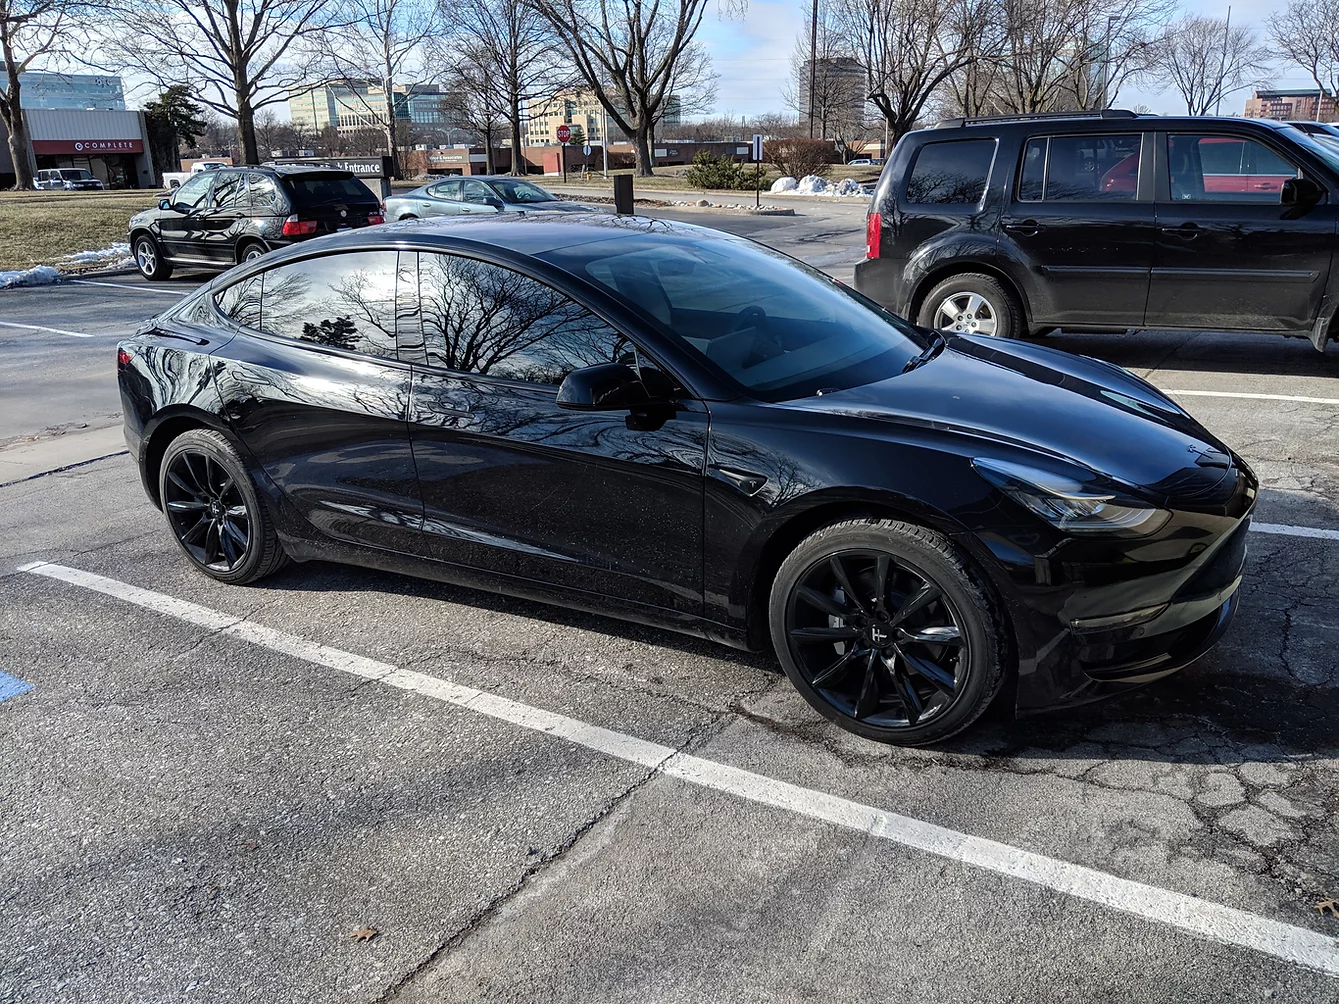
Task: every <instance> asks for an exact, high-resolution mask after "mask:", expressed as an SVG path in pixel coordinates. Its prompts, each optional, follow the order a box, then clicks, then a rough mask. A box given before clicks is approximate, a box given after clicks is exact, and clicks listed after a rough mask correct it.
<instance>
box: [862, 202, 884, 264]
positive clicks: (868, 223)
mask: <svg viewBox="0 0 1339 1004" xmlns="http://www.w3.org/2000/svg"><path fill="white" fill-rule="evenodd" d="M882 243H883V217H882V216H880V215H879V214H878V213H870V214H869V216H867V217H865V257H866V258H877V257H879V249H880V245H881V244H882Z"/></svg>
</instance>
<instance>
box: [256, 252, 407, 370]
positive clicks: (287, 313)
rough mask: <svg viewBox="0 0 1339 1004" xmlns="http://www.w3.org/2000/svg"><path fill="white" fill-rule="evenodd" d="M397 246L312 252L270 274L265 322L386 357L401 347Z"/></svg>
mask: <svg viewBox="0 0 1339 1004" xmlns="http://www.w3.org/2000/svg"><path fill="white" fill-rule="evenodd" d="M396 258H397V252H395V251H355V252H350V253H348V254H333V255H325V256H323V257H320V258H307V259H305V260H303V261H296V262H292V263H291V264H288V265H280V266H279V267H277V268H272V269H270V270H269V271H268V272H266V273H265V274H264V275H265V286H264V302H263V306H262V308H261V309H262V312H263V313H262V317H261V322H262V323H261V328H262V330H264V331H268V332H270V333H271V334H274V335H280V336H282V337H284V338H294V339H297V340H298V341H303V342H312V343H314V344H316V345H328V346H330V347H332V348H337V349H347V350H348V351H350V352H362V353H364V354H366V355H370V356H380V357H381V358H383V359H394V358H396V352H395V277H396Z"/></svg>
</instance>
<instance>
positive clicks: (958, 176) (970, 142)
mask: <svg viewBox="0 0 1339 1004" xmlns="http://www.w3.org/2000/svg"><path fill="white" fill-rule="evenodd" d="M994 160H995V141H994V140H993V139H955V140H948V141H947V142H943V143H926V144H925V146H923V147H921V151H920V153H918V154H917V155H916V162H915V163H914V164H913V165H912V167H911V176H910V177H909V178H908V179H907V202H909V203H911V204H912V205H917V206H927V205H933V206H976V205H980V203H981V200H982V199H983V198H985V194H986V182H987V181H988V180H989V179H990V165H991V164H992V163H993V162H994Z"/></svg>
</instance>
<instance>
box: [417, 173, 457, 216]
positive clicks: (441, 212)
mask: <svg viewBox="0 0 1339 1004" xmlns="http://www.w3.org/2000/svg"><path fill="white" fill-rule="evenodd" d="M423 194H424V195H425V196H426V197H425V198H422V199H418V200H417V205H416V206H415V207H414V209H413V212H416V213H418V215H419V216H456V215H458V214H459V212H460V182H459V181H454V180H453V181H439V182H437V184H435V185H430V186H428V188H427V189H426V190H425V191H424V193H423Z"/></svg>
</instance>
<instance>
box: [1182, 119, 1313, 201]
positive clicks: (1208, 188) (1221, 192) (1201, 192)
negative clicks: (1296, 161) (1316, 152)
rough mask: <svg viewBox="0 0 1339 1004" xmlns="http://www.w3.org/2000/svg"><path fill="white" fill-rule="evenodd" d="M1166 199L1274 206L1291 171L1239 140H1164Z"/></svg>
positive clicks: (1292, 168)
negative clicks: (1168, 182) (1165, 142)
mask: <svg viewBox="0 0 1339 1004" xmlns="http://www.w3.org/2000/svg"><path fill="white" fill-rule="evenodd" d="M1167 157H1168V169H1169V175H1170V177H1169V179H1168V180H1169V181H1170V183H1171V196H1172V198H1173V199H1174V200H1176V201H1178V202H1266V203H1269V202H1278V201H1279V194H1280V192H1281V191H1282V190H1283V183H1284V182H1285V181H1287V180H1288V179H1289V178H1296V177H1297V176H1298V174H1299V172H1298V170H1297V168H1296V167H1295V166H1294V165H1292V164H1290V163H1288V161H1286V160H1284V159H1283V158H1282V157H1280V156H1279V155H1278V154H1276V153H1274V152H1273V151H1272V150H1270V149H1269V148H1268V147H1267V146H1265V145H1264V144H1262V143H1257V142H1256V141H1255V140H1252V139H1246V138H1245V137H1243V136H1213V135H1172V136H1168V137H1167Z"/></svg>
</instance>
